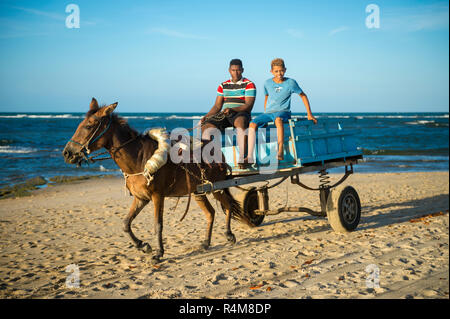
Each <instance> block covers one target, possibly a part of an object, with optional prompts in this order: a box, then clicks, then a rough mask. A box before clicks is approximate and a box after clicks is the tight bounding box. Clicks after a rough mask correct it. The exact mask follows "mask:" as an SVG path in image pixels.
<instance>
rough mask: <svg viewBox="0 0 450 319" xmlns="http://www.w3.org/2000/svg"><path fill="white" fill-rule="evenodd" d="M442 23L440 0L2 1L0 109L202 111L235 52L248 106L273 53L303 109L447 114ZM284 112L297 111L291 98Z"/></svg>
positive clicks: (445, 9)
mask: <svg viewBox="0 0 450 319" xmlns="http://www.w3.org/2000/svg"><path fill="white" fill-rule="evenodd" d="M69 4H75V5H76V6H77V8H78V9H79V17H80V19H79V22H80V23H79V28H69V27H68V26H71V23H72V24H73V22H74V21H75V20H73V19H69V24H67V18H68V17H69V16H70V15H71V14H72V13H74V12H73V11H71V10H69V11H68V12H66V7H67V6H68V5H69ZM370 4H375V5H376V7H377V8H378V13H379V14H378V15H377V14H376V13H377V12H376V11H374V10H369V11H366V8H367V6H368V5H370ZM369 8H371V7H369ZM71 17H72V16H71ZM71 17H69V18H71ZM377 17H378V18H379V19H378V20H376V19H377ZM448 20H449V5H448V2H447V1H443V2H442V1H405V0H404V1H397V0H387V1H379V0H368V1H358V0H351V1H322V0H318V1H300V0H292V1H273V0H271V1H265V0H258V1H252V0H246V1H234V0H228V1H205V0H203V1H196V0H189V1H186V0H184V1H148V0H147V1H132V0H126V1H124V0H115V1H92V0H91V1H86V0H69V1H20V0H17V1H12V0H11V1H8V0H1V1H0V112H86V111H87V109H88V107H89V103H90V101H91V98H92V97H95V98H96V99H97V100H98V101H99V103H102V104H110V103H113V102H119V105H118V108H117V111H118V112H122V113H126V112H205V113H206V112H208V111H209V110H210V108H211V106H212V105H213V104H214V101H215V97H216V90H217V87H218V85H219V84H220V83H221V82H222V81H225V80H227V79H229V78H230V76H229V73H228V66H229V61H230V60H231V59H233V58H240V59H241V60H242V61H243V64H244V76H245V77H247V78H248V79H250V80H251V81H253V82H254V83H255V85H256V88H257V97H256V102H255V106H254V108H253V111H254V112H262V111H263V101H264V96H263V84H264V81H265V80H266V79H268V78H270V77H271V73H270V61H271V60H272V59H274V58H283V59H284V60H285V63H286V68H287V72H286V76H287V77H291V78H293V79H295V80H296V81H297V82H298V83H299V85H300V87H301V88H302V89H303V91H304V92H305V93H306V94H307V96H308V98H309V101H310V104H311V109H312V112H313V113H314V112H316V113H323V112H448V110H449V89H448V87H449V23H448ZM376 21H378V22H379V25H378V27H376V26H377V25H376ZM367 22H369V23H367ZM374 23H375V27H374ZM369 26H370V28H369ZM292 111H293V112H296V113H297V112H298V113H305V107H304V105H303V102H302V101H301V99H300V98H299V97H298V96H293V97H292Z"/></svg>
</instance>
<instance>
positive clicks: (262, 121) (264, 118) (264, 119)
mask: <svg viewBox="0 0 450 319" xmlns="http://www.w3.org/2000/svg"><path fill="white" fill-rule="evenodd" d="M277 117H279V118H281V120H282V121H283V123H285V122H287V120H289V119H290V118H291V112H287V111H281V112H273V113H263V114H261V115H258V116H257V117H255V118H254V119H253V120H252V121H251V122H250V123H255V124H256V125H258V127H264V126H266V125H267V123H269V122H275V119H276V118H277Z"/></svg>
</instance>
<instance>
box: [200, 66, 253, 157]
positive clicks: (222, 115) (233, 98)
mask: <svg viewBox="0 0 450 319" xmlns="http://www.w3.org/2000/svg"><path fill="white" fill-rule="evenodd" d="M228 72H230V75H231V79H230V80H227V81H225V82H222V83H221V84H220V85H219V87H218V88H217V97H216V101H215V103H214V105H213V107H212V108H211V110H210V111H209V112H208V113H207V114H206V115H205V116H204V117H203V118H202V119H201V124H202V138H203V139H205V140H210V132H208V131H209V130H208V129H211V128H216V129H219V130H220V131H221V132H223V131H224V130H225V128H227V127H235V128H236V129H237V142H238V147H239V161H238V162H239V163H243V162H244V153H245V151H246V149H247V138H246V137H247V135H246V134H245V130H246V129H247V128H248V124H249V122H250V120H251V111H252V108H253V104H254V103H255V97H256V87H255V84H253V82H252V81H250V80H249V79H247V78H244V77H242V73H243V72H244V68H243V67H242V61H241V60H239V59H233V60H231V61H230V67H229V69H228ZM222 110H223V111H222Z"/></svg>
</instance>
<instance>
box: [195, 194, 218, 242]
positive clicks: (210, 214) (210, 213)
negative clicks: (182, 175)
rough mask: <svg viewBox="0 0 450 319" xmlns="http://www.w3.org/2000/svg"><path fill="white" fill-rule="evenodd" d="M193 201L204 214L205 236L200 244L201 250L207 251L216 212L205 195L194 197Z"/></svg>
mask: <svg viewBox="0 0 450 319" xmlns="http://www.w3.org/2000/svg"><path fill="white" fill-rule="evenodd" d="M194 199H195V201H196V202H197V204H198V206H199V207H200V208H201V209H202V211H203V212H204V213H205V216H206V220H207V223H208V224H207V226H206V236H205V240H204V241H203V243H202V244H201V248H203V249H205V250H206V249H208V247H209V245H210V244H211V235H212V229H213V225H214V215H215V213H216V211H215V210H214V208H213V207H212V206H211V203H210V202H209V200H208V198H207V197H206V195H194Z"/></svg>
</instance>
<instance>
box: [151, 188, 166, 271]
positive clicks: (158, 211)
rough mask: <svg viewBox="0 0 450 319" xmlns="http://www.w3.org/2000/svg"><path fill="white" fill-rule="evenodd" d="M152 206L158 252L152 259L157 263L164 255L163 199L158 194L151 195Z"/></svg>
mask: <svg viewBox="0 0 450 319" xmlns="http://www.w3.org/2000/svg"><path fill="white" fill-rule="evenodd" d="M152 201H153V206H154V208H155V233H156V237H157V239H158V250H157V251H156V254H155V255H154V256H153V257H152V260H153V262H155V263H159V262H160V261H161V257H162V256H163V255H164V247H163V240H162V231H163V213H164V197H163V196H162V195H160V194H157V193H153V194H152Z"/></svg>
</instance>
